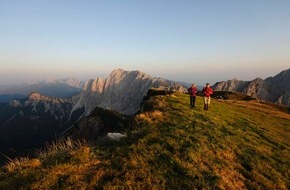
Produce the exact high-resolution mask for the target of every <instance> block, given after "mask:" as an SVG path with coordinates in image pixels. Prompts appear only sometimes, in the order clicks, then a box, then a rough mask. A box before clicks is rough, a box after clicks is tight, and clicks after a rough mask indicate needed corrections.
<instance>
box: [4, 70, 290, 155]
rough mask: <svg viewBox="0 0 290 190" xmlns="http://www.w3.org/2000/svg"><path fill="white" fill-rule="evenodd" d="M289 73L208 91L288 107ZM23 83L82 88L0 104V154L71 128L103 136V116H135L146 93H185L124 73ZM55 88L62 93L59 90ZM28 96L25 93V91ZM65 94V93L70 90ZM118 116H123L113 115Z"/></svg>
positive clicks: (143, 76) (35, 144) (39, 143)
mask: <svg viewBox="0 0 290 190" xmlns="http://www.w3.org/2000/svg"><path fill="white" fill-rule="evenodd" d="M289 73H290V69H288V70H285V71H282V72H281V73H279V74H278V75H276V76H274V77H269V78H267V79H265V80H263V79H260V78H257V79H255V80H253V81H240V80H237V79H232V80H229V81H223V82H218V83H216V84H215V85H214V86H213V88H214V90H218V91H237V92H242V93H245V94H248V95H250V96H253V97H256V98H259V99H263V100H267V101H271V102H276V103H282V104H285V105H288V106H289V104H290V103H289V102H290V101H289V100H290V90H289V88H290V84H289V82H290V77H289V76H290V74H289ZM27 85H28V87H29V88H28V89H30V90H31V89H32V87H33V88H34V89H36V90H37V88H36V87H39V88H38V90H39V91H41V89H42V90H43V91H45V92H46V93H48V92H49V89H50V88H53V89H54V87H56V88H55V89H54V90H53V93H52V94H56V93H57V92H58V91H66V90H67V88H66V87H68V88H74V89H81V87H82V89H81V90H80V92H79V93H77V91H75V92H74V93H77V94H76V95H74V96H70V97H68V98H61V97H57V96H49V95H47V94H44V93H41V92H39V91H37V92H32V93H30V94H29V95H28V96H27V97H24V98H23V97H22V98H19V99H13V100H10V101H9V102H2V103H1V102H0V144H1V147H0V152H9V151H10V150H11V149H13V150H16V151H19V150H20V151H23V150H24V149H31V148H38V147H42V146H43V145H44V143H45V142H49V141H51V140H54V139H57V138H58V137H59V136H62V135H64V134H66V133H67V132H70V131H72V129H73V128H74V127H75V126H78V128H79V129H81V132H80V134H81V135H80V136H82V134H89V133H91V135H93V136H96V135H104V134H105V132H106V131H107V130H106V129H107V128H110V127H112V126H111V125H110V123H109V124H108V123H107V120H110V119H108V118H116V119H115V120H117V121H118V122H115V123H118V125H119V124H121V125H122V118H123V117H127V116H130V115H134V114H136V113H137V112H138V111H139V110H140V108H141V105H142V102H143V100H144V98H145V97H146V96H147V94H148V91H149V89H152V88H153V89H157V90H161V91H164V92H170V91H178V92H183V93H184V92H187V89H186V88H185V87H184V86H183V85H181V84H180V83H178V82H174V81H170V80H167V79H162V78H156V77H151V76H149V75H147V74H145V73H143V72H141V71H125V70H123V69H116V70H114V71H112V72H111V74H110V75H109V76H108V77H107V78H105V79H102V78H100V77H97V78H95V79H89V80H88V81H87V82H86V83H82V82H80V81H77V80H74V79H64V80H55V79H53V80H45V81H38V82H35V81H34V82H31V83H29V84H27ZM46 87H47V88H46ZM62 87H63V88H62ZM59 88H61V90H58V89H59ZM14 92H16V91H14ZM18 92H19V91H18ZM28 92H29V90H27V89H26V93H28ZM68 92H69V93H70V91H69V90H68ZM48 94H49V93H48ZM96 108H98V110H97V111H96ZM93 111H94V113H97V114H99V115H100V116H98V117H95V116H94V117H91V118H92V119H89V118H88V116H90V115H91V113H92V112H93ZM117 113H118V114H122V115H121V116H120V115H119V116H118V114H117ZM95 115H96V114H95ZM101 115H102V116H101ZM112 120H114V119H112ZM92 122H93V124H92ZM89 125H92V126H95V127H93V128H94V130H93V131H90V130H89V129H85V128H86V126H87V127H88V126H89ZM118 125H116V126H115V127H117V126H118ZM96 126H97V127H96ZM88 128H90V127H88ZM96 128H97V131H96ZM104 131H105V132H104Z"/></svg>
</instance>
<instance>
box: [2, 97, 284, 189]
mask: <svg viewBox="0 0 290 190" xmlns="http://www.w3.org/2000/svg"><path fill="white" fill-rule="evenodd" d="M188 99H189V98H188V96H187V95H185V94H178V93H177V94H173V95H170V96H156V97H154V98H153V99H151V100H149V101H148V102H147V103H146V104H145V105H144V111H143V112H142V113H140V114H138V115H137V116H136V118H135V122H136V124H135V125H136V127H135V130H133V131H130V132H129V133H128V134H127V135H128V137H127V138H126V139H124V140H122V141H120V142H110V143H106V144H104V145H100V146H94V147H93V146H89V145H86V144H85V143H78V142H73V141H67V142H65V143H62V144H61V143H60V144H59V145H55V146H52V147H50V149H49V150H47V151H45V152H43V153H41V154H40V155H39V157H38V158H35V159H22V160H17V161H14V162H11V163H10V164H7V165H6V166H5V167H3V168H2V169H1V171H0V189H131V188H133V189H287V188H288V189H289V185H290V183H289V174H290V171H289V165H290V150H289V147H290V146H289V144H290V142H289V140H288V139H289V133H290V131H289V130H290V127H289V126H290V115H289V113H287V110H283V109H282V110H281V109H280V108H279V107H276V106H274V105H271V104H263V103H258V102H257V101H248V102H245V101H231V100H228V101H216V100H214V101H213V102H212V105H211V107H210V109H209V110H208V111H204V110H203V103H202V99H201V98H199V97H198V98H197V105H196V108H194V109H191V108H190V107H189V106H188Z"/></svg>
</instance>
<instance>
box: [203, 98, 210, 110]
mask: <svg viewBox="0 0 290 190" xmlns="http://www.w3.org/2000/svg"><path fill="white" fill-rule="evenodd" d="M209 104H210V97H204V109H205V110H208V106H209Z"/></svg>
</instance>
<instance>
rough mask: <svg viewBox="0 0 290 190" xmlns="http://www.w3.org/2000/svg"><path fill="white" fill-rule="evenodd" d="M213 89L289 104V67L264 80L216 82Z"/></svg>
mask: <svg viewBox="0 0 290 190" xmlns="http://www.w3.org/2000/svg"><path fill="white" fill-rule="evenodd" d="M213 89H214V90H218V91H236V92H242V93H245V94H247V95H250V96H253V97H255V98H259V99H262V100H266V101H270V102H274V103H279V104H284V105H287V106H290V69H288V70H285V71H282V72H281V73H279V74H278V75H276V76H274V77H269V78H266V79H265V80H263V79H261V78H256V79H254V80H252V81H240V80H237V79H232V80H228V81H222V82H217V83H216V84H215V85H214V86H213Z"/></svg>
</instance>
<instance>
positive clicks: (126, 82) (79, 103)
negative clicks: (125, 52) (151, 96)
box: [73, 69, 186, 115]
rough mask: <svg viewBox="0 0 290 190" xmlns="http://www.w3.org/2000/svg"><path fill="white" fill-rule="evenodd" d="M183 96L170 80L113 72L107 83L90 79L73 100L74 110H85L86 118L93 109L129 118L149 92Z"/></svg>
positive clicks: (183, 90)
mask: <svg viewBox="0 0 290 190" xmlns="http://www.w3.org/2000/svg"><path fill="white" fill-rule="evenodd" d="M153 87H154V88H158V89H166V90H171V91H180V92H186V88H184V87H183V86H182V85H180V84H178V83H176V82H172V81H169V80H165V79H161V78H154V77H151V76H149V75H147V74H145V73H143V72H140V71H125V70H122V69H116V70H114V71H113V72H112V73H111V74H110V76H109V77H108V78H106V79H104V80H103V79H101V78H99V77H98V78H96V79H94V80H93V79H90V80H89V81H88V82H87V83H86V84H85V87H84V90H83V91H82V92H81V93H80V94H79V95H78V96H75V97H73V103H74V109H79V108H82V107H84V108H85V110H86V115H88V114H89V113H90V112H91V111H92V110H93V109H94V108H95V107H101V108H106V109H111V110H116V111H119V112H121V113H124V114H127V115H131V114H134V113H136V112H137V111H138V110H139V109H140V104H141V102H142V100H143V98H144V96H146V93H147V92H148V90H149V89H150V88H153Z"/></svg>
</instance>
